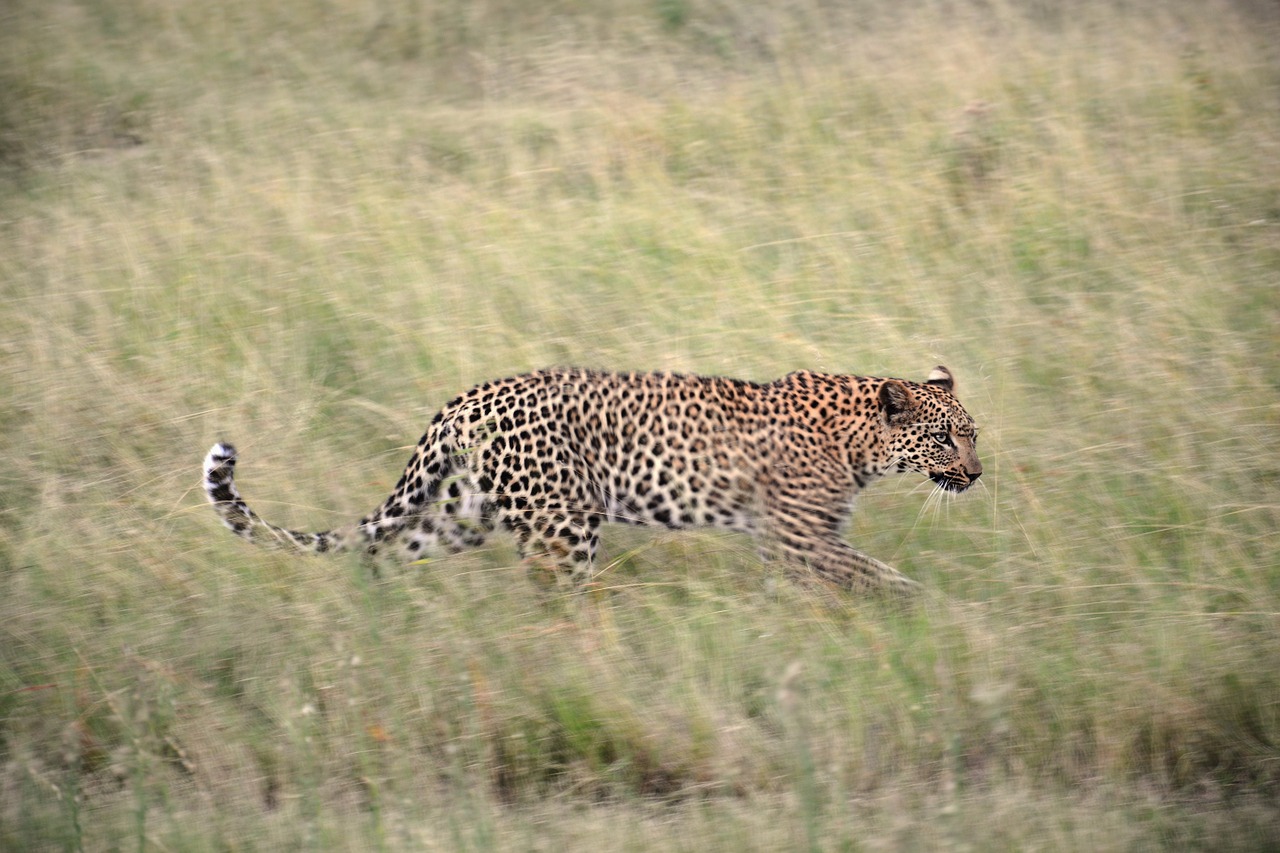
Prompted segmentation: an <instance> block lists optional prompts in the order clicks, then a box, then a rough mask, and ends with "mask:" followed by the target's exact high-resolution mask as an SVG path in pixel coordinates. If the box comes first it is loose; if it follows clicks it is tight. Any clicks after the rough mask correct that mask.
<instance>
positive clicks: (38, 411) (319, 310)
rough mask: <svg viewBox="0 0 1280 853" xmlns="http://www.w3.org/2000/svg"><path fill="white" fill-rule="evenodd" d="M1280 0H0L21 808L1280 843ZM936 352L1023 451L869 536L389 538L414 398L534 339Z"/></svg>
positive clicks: (823, 365)
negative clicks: (220, 506) (282, 545)
mask: <svg viewBox="0 0 1280 853" xmlns="http://www.w3.org/2000/svg"><path fill="white" fill-rule="evenodd" d="M1278 20H1280V13H1278V12H1277V9H1276V6H1275V5H1274V4H1273V3H1269V2H1262V0H1258V2H1253V3H1249V2H1237V3H1230V2H1221V0H1219V1H1218V2H1214V0H1209V2H1202V1H1201V0H1185V2H1184V1H1183V0H1170V2H1164V3H1155V2H1152V3H1124V2H1119V0H1116V2H1101V0H1098V2H1082V3H1077V4H1055V3H1047V2H1036V0H1025V2H1018V0H994V2H976V0H975V2H965V0H956V2H925V3H895V2H891V0H865V2H861V3H855V2H834V0H832V2H822V0H801V2H799V3H789V4H770V3H763V2H761V3H754V2H749V0H723V2H711V0H601V2H599V3H585V2H571V0H552V2H544V3H525V2H520V0H493V2H487V3H468V2H463V0H438V2H428V0H421V2H419V0H381V2H379V0H329V2H325V1H324V0H279V2H274V3H261V2H258V0H223V2H218V3H209V2H188V1H187V0H118V2H106V0H82V2H75V1H74V0H39V2H37V0H14V2H10V3H8V4H6V5H5V6H4V8H3V10H0V294H2V297H0V298H2V299H3V310H2V311H0V394H2V397H0V848H2V849H14V850H17V849H22V850H43V849H55V850H56V849H86V850H111V849H123V850H134V849H148V850H151V849H154V850H204V849H208V850H215V849H216V850H228V849H230V850H276V849H300V848H307V849H344V848H345V849H366V848H375V849H387V850H422V849H429V850H453V849H475V850H484V849H530V850H556V851H559V850H578V849H590V850H597V849H601V850H650V849H681V850H699V851H701V850H708V849H719V850H783V849H798V848H805V849H810V850H898V849H938V848H954V849H969V850H1026V849H1064V850H1071V849H1075V850H1154V849H1202V850H1212V851H1223V850H1262V849H1268V848H1269V847H1271V845H1273V844H1275V842H1276V839H1277V838H1280V810H1278V807H1277V798H1278V797H1280V557H1277V553H1278V552H1280V535H1278V534H1277V528H1278V527H1280V393H1278V392H1280V359H1278V358H1277V350H1278V347H1277V329H1278V328H1280V295H1278V294H1280V48H1278V47H1277V45H1280V27H1278ZM939 362H941V363H945V364H947V365H949V366H950V367H952V368H953V369H954V370H955V371H956V373H957V376H958V379H959V382H960V395H961V398H962V399H963V400H964V401H965V403H966V405H967V406H968V408H969V410H970V411H971V412H972V413H973V414H974V415H975V416H976V417H977V418H978V420H979V421H980V423H981V424H982V426H983V433H982V441H981V444H980V450H981V452H982V454H983V457H984V462H985V464H986V469H987V474H986V476H985V477H984V479H983V483H982V486H981V487H980V488H978V489H976V490H974V492H972V493H970V494H969V495H967V496H964V497H962V498H960V499H956V500H947V501H941V500H936V499H933V498H931V497H930V495H929V492H928V490H927V486H922V484H921V482H919V481H918V480H908V479H906V478H903V479H900V480H896V481H886V482H883V483H881V484H879V485H878V486H876V487H874V488H872V489H871V490H870V491H869V492H868V493H867V494H866V495H865V496H864V497H863V499H862V500H861V502H860V506H859V509H858V512H857V514H856V515H855V519H854V522H853V525H852V528H851V530H850V531H849V535H850V537H851V539H852V540H854V541H855V542H857V543H858V544H859V546H860V547H862V548H864V549H865V550H866V551H868V552H869V553H871V554H873V555H875V556H878V557H880V558H882V559H885V560H888V561H890V562H892V563H894V564H895V565H897V566H898V567H899V568H901V569H902V570H903V571H905V572H907V573H908V574H910V575H911V576H913V577H915V578H916V579H918V580H920V581H921V582H922V583H923V584H924V586H925V588H926V590H927V592H926V593H925V595H924V596H923V598H922V600H921V601H920V603H919V604H918V606H916V607H914V608H908V609H905V610H899V609H895V608H892V607H889V606H886V605H885V604H883V603H881V602H878V601H876V600H874V599H863V598H858V597H855V596H853V595H847V594H842V595H838V596H836V598H835V603H834V604H833V603H832V600H831V598H830V597H828V596H825V595H821V594H818V593H815V592H814V591H812V590H808V589H801V588H797V587H796V586H794V585H792V584H789V583H787V582H786V581H785V580H783V579H782V578H781V576H780V573H779V572H778V571H777V570H776V568H774V567H770V566H766V565H761V564H760V563H759V561H758V560H757V559H756V557H755V556H754V553H753V549H752V547H751V544H750V543H749V542H747V541H746V540H744V539H741V538H738V537H734V536H732V535H723V534H718V533H713V532H705V533H694V534H680V535H675V534H667V533H654V532H652V531H637V530H629V529H620V530H612V529H611V530H609V531H607V533H606V538H605V549H606V552H607V553H606V559H605V561H604V563H603V565H602V573H601V575H600V577H599V579H598V580H599V583H598V584H597V586H596V588H595V589H594V590H592V591H590V592H588V593H583V594H574V593H572V592H570V591H568V590H564V591H560V592H552V593H549V594H548V593H545V592H544V593H539V592H538V590H537V588H536V587H535V586H534V584H532V583H531V581H530V580H529V579H528V578H527V577H526V576H525V574H524V572H523V571H522V569H521V567H520V565H519V562H518V560H517V558H516V555H515V553H514V551H513V550H512V548H511V547H510V545H509V544H506V543H504V542H501V541H499V542H498V543H497V544H495V545H493V546H492V547H488V548H486V549H485V550H483V551H479V552H476V553H472V554H467V555H462V556H459V557H449V558H442V559H438V560H433V561H431V562H429V563H427V564H425V565H415V566H409V567H404V568H401V567H398V566H383V567H382V571H381V573H380V574H379V575H376V576H375V575H374V574H373V573H372V572H371V571H370V567H369V566H368V565H367V564H366V563H364V562H362V561H361V560H359V559H357V558H347V559H342V558H339V559H330V560H323V559H304V558H296V557H290V556H286V555H282V554H278V553H272V552H269V551H264V550H256V549H254V548H252V547H251V546H249V545H246V544H245V543H243V542H240V541H237V540H235V539H234V538H232V537H231V536H230V535H229V534H228V533H227V532H226V531H225V530H223V529H222V528H221V527H219V526H218V524H217V522H216V520H215V518H214V516H213V513H212V512H210V511H209V509H208V508H207V506H205V504H204V499H203V496H202V494H201V493H200V491H199V488H198V466H199V462H200V459H201V457H202V455H203V453H204V451H205V450H206V449H207V447H208V446H209V444H211V443H212V442H213V441H214V440H215V439H218V438H224V437H225V438H227V439H230V440H233V441H235V442H236V443H237V444H238V445H239V446H240V448H241V451H242V457H243V460H244V461H243V464H242V468H241V475H240V482H241V486H242V487H243V489H244V490H245V492H246V495H247V496H248V497H249V499H250V501H251V502H252V503H254V504H255V505H256V506H257V508H258V509H259V510H261V511H263V513H264V514H265V515H267V516H268V517H270V518H271V519H272V520H274V521H277V522H282V523H287V524H290V525H292V526H295V527H301V528H314V529H318V528H324V527H329V526H333V525H337V524H340V523H344V522H347V521H351V520H354V519H355V518H356V517H358V516H359V515H361V514H362V513H363V512H365V511H366V510H368V509H370V508H372V507H373V506H374V505H375V504H376V503H377V502H378V501H380V500H381V499H382V498H383V496H384V495H385V494H386V493H387V492H388V491H389V490H390V488H391V487H392V486H393V485H394V483H395V480H396V478H397V477H398V475H399V472H400V468H401V465H402V464H403V462H404V460H405V459H406V458H407V456H408V448H409V446H410V445H412V443H413V442H414V441H415V440H416V439H417V437H418V435H419V434H420V433H421V431H422V429H423V427H424V426H425V424H426V422H427V421H428V420H429V418H430V417H431V415H432V414H433V412H434V411H435V409H436V408H437V407H438V406H440V405H441V404H442V403H444V402H445V401H446V400H447V399H449V398H450V397H451V396H452V395H453V394H455V393H456V392H458V391H460V390H463V389H464V388H466V387H468V386H469V385H471V384H474V383H476V382H479V381H482V380H485V379H488V378H493V377H496V376H501V375H507V374H511V373H515V372H519V371H524V370H528V369H532V368H537V367H542V366H547V365H554V364H569V363H572V364H581V365H589V366H598V367H610V368H671V369H680V370H685V371H696V372H704V373H722V374H730V375H735V376H740V377H744V378H752V379H760V380H768V379H772V378H774V377H776V376H779V375H781V374H783V373H785V372H787V371H789V370H792V369H796V368H800V367H808V368H813V369H819V370H826V371H832V372H862V373H871V374H881V375H885V374H887V375H898V376H906V377H910V378H917V379H918V378H922V377H923V376H924V375H925V374H926V373H927V372H928V370H929V369H930V368H931V367H932V366H933V365H934V364H936V363H939Z"/></svg>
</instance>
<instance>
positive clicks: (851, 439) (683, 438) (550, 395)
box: [204, 366, 982, 591]
mask: <svg viewBox="0 0 1280 853" xmlns="http://www.w3.org/2000/svg"><path fill="white" fill-rule="evenodd" d="M954 390H955V384H954V380H953V378H952V376H951V373H950V371H948V370H947V369H946V368H945V367H941V366H939V367H937V368H935V369H934V371H933V372H932V373H931V374H930V375H929V378H928V380H927V381H926V382H923V383H916V382H908V381H905V380H901V379H878V378H873V377H862V376H839V375H827V374H821V373H812V372H809V371H800V372H798V373H792V374H790V375H788V376H785V377H783V378H781V379H778V380H777V381H775V382H770V383H768V384H757V383H753V382H744V381H741V380H738V379H728V378H724V377H707V376H689V375H682V374H678V373H606V372H598V371H592V370H579V369H564V370H544V371H539V372H536V373H529V374H526V375H523V376H515V377H511V378H509V379H500V380H497V381H494V382H486V383H485V384H483V385H480V386H477V387H475V388H472V389H471V390H470V391H467V392H466V393H464V394H462V395H461V396H459V397H457V398H455V399H454V400H453V401H452V402H450V403H449V404H448V405H447V406H445V407H444V408H443V409H442V410H441V411H440V412H439V414H437V415H436V416H435V418H434V419H433V420H432V421H431V425H430V426H429V427H428V428H427V431H426V434H425V435H423V436H422V439H421V440H420V441H419V442H418V445H417V448H416V449H415V450H414V452H413V456H412V457H411V458H410V459H409V464H408V465H407V466H406V468H405V470H404V473H403V474H402V475H401V477H400V481H399V482H398V483H397V484H396V487H395V491H394V492H392V494H391V496H390V497H388V498H387V499H386V500H385V501H384V502H383V503H382V505H381V506H379V507H378V508H377V509H375V510H374V511H373V512H371V513H369V514H368V515H367V516H365V517H364V518H362V519H361V520H360V521H359V522H358V523H356V524H354V525H351V526H349V527H345V528H341V529H337V530H330V531H326V532H322V533H299V532H296V531H292V530H286V529H284V528H281V527H277V526H276V525H274V524H270V523H268V522H266V521H264V520H263V519H261V518H260V517H259V516H258V515H257V514H256V513H254V512H253V510H251V509H250V508H249V507H248V505H247V504H246V503H245V502H244V500H243V499H242V498H241V497H240V493H239V491H238V490H237V489H236V486H235V481H234V479H233V474H234V469H235V464H236V451H235V448H233V447H232V446H231V445H229V444H215V445H214V446H213V448H212V449H211V450H210V451H209V454H208V456H207V457H206V458H205V463H204V488H205V492H206V493H207V494H208V496H209V500H210V501H211V502H212V503H213V506H214V509H215V510H216V511H217V513H218V515H219V516H220V517H221V518H222V520H223V522H224V523H225V524H226V526H227V527H229V528H231V530H232V531H233V532H235V533H236V534H237V535H239V536H241V537H243V538H245V539H248V540H250V541H253V542H260V543H274V544H277V545H280V546H283V547H286V548H289V549H292V550H295V551H299V552H307V553H317V554H319V553H325V552H329V551H341V550H349V549H359V550H363V551H366V552H369V553H374V552H377V551H379V550H381V549H383V548H384V547H386V546H388V545H391V544H392V543H395V544H396V545H397V546H398V547H399V548H401V549H402V550H403V551H404V552H405V553H407V554H408V555H410V556H419V555H422V554H424V553H426V552H429V551H431V550H433V549H435V550H438V549H443V550H446V551H450V552H455V551H459V550H462V549H464V548H470V547H474V546H476V545H479V544H481V543H482V542H483V541H484V539H485V537H486V535H487V534H488V533H490V532H491V531H493V530H494V529H495V527H499V526H500V527H503V528H505V529H507V530H510V531H511V532H512V533H513V534H514V535H515V539H516V542H517V545H518V547H519V549H520V553H521V554H522V556H524V557H525V558H527V559H530V560H534V561H537V562H542V563H548V564H550V565H551V566H554V567H555V568H557V569H560V570H563V571H565V572H567V573H568V574H570V575H571V576H572V577H574V578H581V577H586V576H589V575H590V572H591V566H592V563H593V560H594V559H595V556H596V550H597V547H598V544H599V529H600V525H601V524H602V523H604V522H625V523H629V524H642V525H655V526H662V527H668V528H687V527H695V526H710V527H721V528H727V529H729V530H738V531H743V532H746V533H750V534H752V535H754V536H755V537H756V539H757V541H758V542H759V543H760V545H761V549H762V551H763V552H764V553H765V554H766V555H769V556H772V557H774V558H777V559H780V560H782V561H783V562H784V563H786V564H788V565H789V567H790V568H791V569H792V571H795V572H799V573H809V572H812V573H814V574H816V575H817V576H818V577H820V578H823V579H825V580H828V581H831V582H834V583H837V584H840V585H842V586H846V587H851V588H883V589H890V590H896V591H905V590H907V589H909V588H912V587H915V586H916V583H915V582H914V581H911V580H909V579H908V578H906V577H905V576H904V575H902V574H900V573H899V572H898V571H897V570H895V569H893V568H891V567H890V566H888V565H886V564H884V563H882V562H880V561H879V560H876V559H874V558H872V557H868V556H867V555H865V554H863V553H861V552H859V551H857V550H855V549H854V548H853V547H851V546H850V545H849V544H848V543H847V542H846V541H845V540H844V539H843V537H842V536H841V528H842V526H843V524H844V522H845V521H846V520H847V518H848V516H849V513H850V512H851V510H852V503H853V498H854V497H855V496H856V495H857V494H858V492H860V491H861V490H862V488H863V487H864V486H866V485H867V484H868V483H869V482H871V481H872V480H874V479H876V478H877V477H880V476H882V475H884V474H888V473H891V472H907V471H916V472H919V473H921V474H923V475H925V476H926V477H929V478H930V479H932V480H933V481H934V482H935V483H936V484H937V485H938V487H939V488H941V489H944V490H947V491H951V492H962V491H964V490H965V489H967V488H969V487H970V486H971V485H973V483H974V482H975V481H976V480H977V479H978V477H979V476H980V475H981V474H982V464H981V463H980V462H979V461H978V455H977V451H976V449H975V442H976V440H977V429H976V428H975V426H974V422H973V419H972V418H971V417H970V416H969V414H968V413H967V412H966V411H965V410H964V407H963V406H961V405H960V403H959V401H957V399H956V397H955V396H954Z"/></svg>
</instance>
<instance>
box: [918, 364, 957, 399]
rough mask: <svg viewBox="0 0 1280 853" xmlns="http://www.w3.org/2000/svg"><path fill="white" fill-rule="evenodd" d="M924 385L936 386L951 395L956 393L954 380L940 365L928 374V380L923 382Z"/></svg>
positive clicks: (949, 372)
mask: <svg viewBox="0 0 1280 853" xmlns="http://www.w3.org/2000/svg"><path fill="white" fill-rule="evenodd" d="M924 384H926V385H937V386H938V387H939V388H941V389H943V390H944V391H950V392H951V393H952V394H954V393H955V392H956V379H955V377H954V376H952V375H951V371H950V370H947V369H946V368H945V367H943V366H942V365H941V364H939V365H938V366H937V367H935V368H934V369H933V370H931V371H930V372H929V378H928V379H927V380H925V383H924Z"/></svg>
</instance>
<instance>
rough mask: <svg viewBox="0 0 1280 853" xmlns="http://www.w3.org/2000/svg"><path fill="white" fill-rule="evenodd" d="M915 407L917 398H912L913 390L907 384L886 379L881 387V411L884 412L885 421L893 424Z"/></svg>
mask: <svg viewBox="0 0 1280 853" xmlns="http://www.w3.org/2000/svg"><path fill="white" fill-rule="evenodd" d="M915 405H916V401H915V398H914V397H912V396H911V389H910V388H908V387H907V385H906V383H905V382H902V381H901V380H898V379H886V380H885V381H884V384H883V385H881V386H880V411H882V412H884V419H885V421H887V422H888V423H893V422H894V420H895V419H896V418H898V417H899V416H901V415H902V414H903V413H904V412H909V411H910V410H912V409H914V408H915Z"/></svg>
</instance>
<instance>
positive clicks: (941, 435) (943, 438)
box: [933, 432, 951, 447]
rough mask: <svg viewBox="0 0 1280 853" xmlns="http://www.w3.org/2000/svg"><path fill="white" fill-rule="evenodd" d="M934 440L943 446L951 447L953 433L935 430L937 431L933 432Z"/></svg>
mask: <svg viewBox="0 0 1280 853" xmlns="http://www.w3.org/2000/svg"><path fill="white" fill-rule="evenodd" d="M933 440H934V441H936V442H938V444H941V445H942V446H943V447H950V446H951V433H949V432H935V433H934V434H933Z"/></svg>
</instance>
